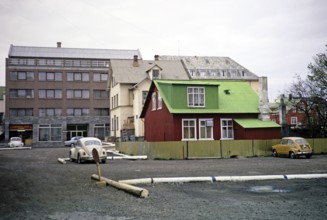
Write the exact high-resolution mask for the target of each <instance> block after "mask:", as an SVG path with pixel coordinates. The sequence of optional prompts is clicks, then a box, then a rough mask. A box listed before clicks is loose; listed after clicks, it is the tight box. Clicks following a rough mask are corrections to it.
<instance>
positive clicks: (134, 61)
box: [133, 55, 139, 67]
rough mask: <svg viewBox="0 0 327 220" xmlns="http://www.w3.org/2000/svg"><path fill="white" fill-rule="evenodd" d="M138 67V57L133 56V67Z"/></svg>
mask: <svg viewBox="0 0 327 220" xmlns="http://www.w3.org/2000/svg"><path fill="white" fill-rule="evenodd" d="M138 66H139V61H138V56H137V55H134V60H133V67H138Z"/></svg>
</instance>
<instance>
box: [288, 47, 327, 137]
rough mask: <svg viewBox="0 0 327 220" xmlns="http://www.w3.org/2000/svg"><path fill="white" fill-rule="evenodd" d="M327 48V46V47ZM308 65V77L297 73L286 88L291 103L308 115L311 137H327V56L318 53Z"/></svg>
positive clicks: (307, 121) (307, 123) (307, 120)
mask: <svg viewBox="0 0 327 220" xmlns="http://www.w3.org/2000/svg"><path fill="white" fill-rule="evenodd" d="M326 48H327V47H326ZM313 60H314V62H313V63H310V64H309V65H308V69H309V71H310V73H309V74H308V76H307V78H306V79H302V78H301V77H300V76H299V75H296V81H295V82H293V83H292V84H291V86H290V87H289V88H288V89H287V90H286V92H287V93H288V94H289V95H290V98H289V100H290V103H291V105H292V106H293V107H295V108H296V109H298V110H300V111H302V112H303V113H304V114H305V116H306V122H305V123H306V125H307V126H308V128H309V130H310V136H311V137H317V136H321V137H326V128H327V56H326V54H325V53H320V54H317V55H316V56H315V57H314V58H313Z"/></svg>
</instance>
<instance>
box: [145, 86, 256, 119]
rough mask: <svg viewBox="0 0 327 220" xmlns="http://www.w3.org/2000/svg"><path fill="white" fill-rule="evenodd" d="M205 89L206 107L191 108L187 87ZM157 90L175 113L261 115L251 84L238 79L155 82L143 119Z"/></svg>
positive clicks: (169, 108)
mask: <svg viewBox="0 0 327 220" xmlns="http://www.w3.org/2000/svg"><path fill="white" fill-rule="evenodd" d="M188 86H201V87H204V88H205V90H206V91H205V107H196V108H190V107H188V106H187V87H188ZM155 87H156V88H157V89H158V91H159V93H160V96H161V97H162V99H163V101H164V102H165V105H166V106H167V108H168V110H169V112H170V113H172V114H188V113H198V114H201V113H202V114H203V113H220V114H222V113H231V114H234V113H259V109H258V106H259V97H258V95H257V94H256V93H255V92H254V91H253V89H252V88H251V87H250V85H249V83H248V82H244V81H234V80H225V81H223V80H187V81H185V80H182V81H178V80H154V81H153V83H152V85H151V88H150V91H149V94H148V96H147V100H146V103H145V104H144V108H143V110H142V114H141V117H144V116H145V110H146V108H147V107H148V105H149V103H150V101H151V98H150V97H151V94H152V93H153V90H154V88H155Z"/></svg>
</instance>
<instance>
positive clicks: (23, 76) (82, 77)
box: [10, 71, 108, 82]
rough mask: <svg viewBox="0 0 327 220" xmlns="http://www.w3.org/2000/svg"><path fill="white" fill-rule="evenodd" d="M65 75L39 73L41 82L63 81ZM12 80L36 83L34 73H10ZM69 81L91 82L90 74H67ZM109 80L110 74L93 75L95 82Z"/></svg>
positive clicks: (59, 73)
mask: <svg viewBox="0 0 327 220" xmlns="http://www.w3.org/2000/svg"><path fill="white" fill-rule="evenodd" d="M62 75H63V73H61V72H39V73H38V79H39V81H62V80H63V77H62ZM10 80H26V81H34V72H28V71H27V72H26V71H18V72H10ZM66 80H67V81H84V82H88V81H90V73H80V72H77V73H70V72H68V73H66ZM107 80H108V73H93V82H101V81H107Z"/></svg>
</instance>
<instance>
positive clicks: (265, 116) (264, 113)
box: [259, 77, 270, 121]
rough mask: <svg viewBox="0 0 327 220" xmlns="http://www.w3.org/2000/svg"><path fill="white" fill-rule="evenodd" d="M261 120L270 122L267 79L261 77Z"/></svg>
mask: <svg viewBox="0 0 327 220" xmlns="http://www.w3.org/2000/svg"><path fill="white" fill-rule="evenodd" d="M259 112H260V114H259V119H261V120H262V121H270V116H269V103H268V82H267V77H259Z"/></svg>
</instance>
